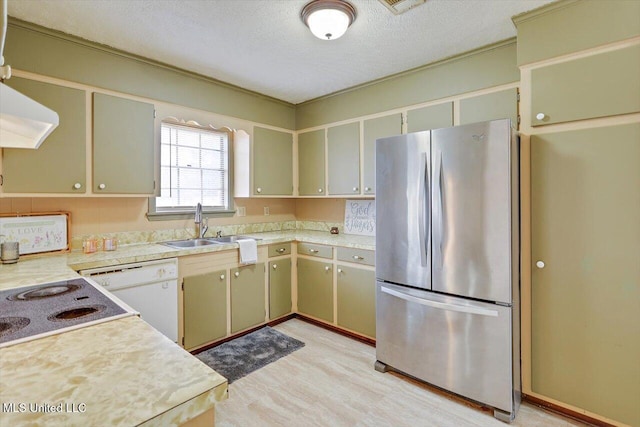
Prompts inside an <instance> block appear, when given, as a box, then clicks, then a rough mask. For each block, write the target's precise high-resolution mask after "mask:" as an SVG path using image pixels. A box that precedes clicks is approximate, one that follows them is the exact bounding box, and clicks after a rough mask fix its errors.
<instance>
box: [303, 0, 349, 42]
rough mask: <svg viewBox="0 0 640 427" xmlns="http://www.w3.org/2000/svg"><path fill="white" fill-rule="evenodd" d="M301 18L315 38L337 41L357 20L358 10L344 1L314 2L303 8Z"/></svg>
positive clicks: (326, 0)
mask: <svg viewBox="0 0 640 427" xmlns="http://www.w3.org/2000/svg"><path fill="white" fill-rule="evenodd" d="M301 17H302V21H303V22H304V23H305V24H306V25H307V27H309V29H310V30H311V32H312V33H313V35H314V36H316V37H317V38H319V39H322V40H335V39H337V38H339V37H341V36H342V35H343V34H344V33H345V32H346V31H347V28H349V26H350V25H351V24H352V23H353V21H355V20H356V9H355V8H354V7H353V6H352V5H351V4H349V3H347V2H346V1H344V0H313V1H312V2H311V3H308V4H307V5H306V6H305V7H303V8H302V13H301Z"/></svg>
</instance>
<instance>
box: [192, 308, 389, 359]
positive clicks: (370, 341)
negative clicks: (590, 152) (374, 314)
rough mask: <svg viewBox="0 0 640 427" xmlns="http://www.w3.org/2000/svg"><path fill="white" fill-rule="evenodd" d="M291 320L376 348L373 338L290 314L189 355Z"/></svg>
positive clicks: (200, 348)
mask: <svg viewBox="0 0 640 427" xmlns="http://www.w3.org/2000/svg"><path fill="white" fill-rule="evenodd" d="M291 319H300V320H302V321H305V322H307V323H311V324H312V325H315V326H319V327H321V328H324V329H328V330H330V331H331V332H335V333H337V334H340V335H343V336H345V337H348V338H351V339H354V340H356V341H360V342H361V343H364V344H367V345H370V346H372V347H375V346H376V340H374V339H373V338H367V337H363V336H361V335H358V334H356V333H353V332H349V331H345V330H344V329H341V328H338V327H336V326H333V325H329V324H326V323H323V322H321V321H319V320H316V319H312V318H310V317H307V316H305V315H303V314H299V313H290V314H287V315H286V316H283V317H280V318H278V319H275V320H271V321H269V322H267V323H263V324H261V325H258V326H255V327H253V328H251V329H247V330H246V331H242V332H239V333H237V334H234V335H230V336H228V337H225V338H222V339H220V340H218V341H216V342H213V343H210V344H207V345H205V346H202V347H199V348H196V349H194V350H190V351H189V353H191V354H194V355H195V354H198V353H202V352H203V351H206V350H209V349H211V348H213V347H217V346H219V345H220V344H224V343H226V342H227V341H231V340H233V339H236V338H240V337H241V336H243V335H247V334H250V333H251V332H255V331H257V330H258V329H262V328H264V327H265V326H275V325H278V324H280V323H284V322H286V321H287V320H291Z"/></svg>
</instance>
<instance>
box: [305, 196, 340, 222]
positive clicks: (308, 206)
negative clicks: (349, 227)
mask: <svg viewBox="0 0 640 427" xmlns="http://www.w3.org/2000/svg"><path fill="white" fill-rule="evenodd" d="M344 205H345V199H297V200H296V219H297V220H298V221H326V222H342V221H344Z"/></svg>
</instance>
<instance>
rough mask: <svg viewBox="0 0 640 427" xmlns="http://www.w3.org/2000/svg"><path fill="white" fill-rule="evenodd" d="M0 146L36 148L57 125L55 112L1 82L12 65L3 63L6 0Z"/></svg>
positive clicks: (0, 28) (3, 26)
mask: <svg viewBox="0 0 640 427" xmlns="http://www.w3.org/2000/svg"><path fill="white" fill-rule="evenodd" d="M0 8H1V10H0V81H1V82H2V83H0V147H2V148H9V147H11V148H38V147H39V146H40V144H42V141H44V140H45V138H46V137H47V136H49V134H50V133H51V132H53V130H54V129H55V128H56V127H57V126H58V123H59V120H60V119H59V117H58V114H57V113H56V112H55V111H53V110H50V109H49V108H47V107H45V106H44V105H42V104H39V103H37V102H36V101H34V100H33V99H31V98H29V97H28V96H26V95H23V94H21V93H20V92H18V91H17V90H15V89H13V88H11V87H9V86H7V85H6V84H4V80H6V79H8V78H10V77H11V67H9V66H8V65H6V66H5V65H4V56H3V54H4V41H5V38H6V35H7V0H0Z"/></svg>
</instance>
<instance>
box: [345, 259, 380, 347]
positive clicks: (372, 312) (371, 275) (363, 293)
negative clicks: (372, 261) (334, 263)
mask: <svg viewBox="0 0 640 427" xmlns="http://www.w3.org/2000/svg"><path fill="white" fill-rule="evenodd" d="M338 326H342V327H344V328H346V329H350V330H352V331H354V332H359V333H361V334H363V335H367V336H369V337H372V338H375V336H376V275H375V272H374V271H373V270H363V269H360V268H354V267H346V266H343V265H338Z"/></svg>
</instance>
